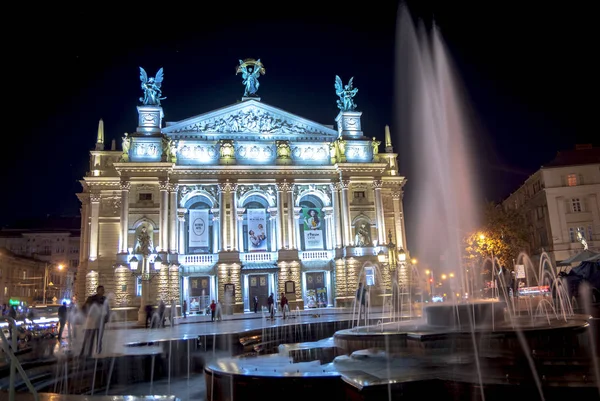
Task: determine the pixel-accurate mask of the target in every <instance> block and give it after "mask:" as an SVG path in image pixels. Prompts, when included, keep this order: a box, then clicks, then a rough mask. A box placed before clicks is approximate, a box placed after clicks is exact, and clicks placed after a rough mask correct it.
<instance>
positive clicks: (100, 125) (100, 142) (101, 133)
mask: <svg viewBox="0 0 600 401" xmlns="http://www.w3.org/2000/svg"><path fill="white" fill-rule="evenodd" d="M96 150H104V121H102V119H100V121H99V122H98V136H97V137H96Z"/></svg>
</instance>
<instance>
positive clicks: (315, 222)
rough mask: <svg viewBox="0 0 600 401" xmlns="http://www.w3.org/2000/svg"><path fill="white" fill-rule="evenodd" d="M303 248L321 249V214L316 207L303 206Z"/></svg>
mask: <svg viewBox="0 0 600 401" xmlns="http://www.w3.org/2000/svg"><path fill="white" fill-rule="evenodd" d="M302 217H303V219H304V249H306V250H311V249H323V229H322V228H321V227H322V223H323V214H322V213H321V209H318V208H303V209H302Z"/></svg>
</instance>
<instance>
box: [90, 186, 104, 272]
mask: <svg viewBox="0 0 600 401" xmlns="http://www.w3.org/2000/svg"><path fill="white" fill-rule="evenodd" d="M100 199H101V195H100V194H99V193H96V192H93V193H91V194H90V202H91V205H92V207H91V209H92V210H91V213H90V215H91V222H90V252H89V254H90V260H91V261H92V262H93V261H95V260H96V259H98V234H99V232H98V231H99V228H100V227H99V218H100Z"/></svg>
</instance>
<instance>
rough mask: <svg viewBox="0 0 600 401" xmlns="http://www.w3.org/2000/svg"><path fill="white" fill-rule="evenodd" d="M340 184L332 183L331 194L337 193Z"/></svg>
mask: <svg viewBox="0 0 600 401" xmlns="http://www.w3.org/2000/svg"><path fill="white" fill-rule="evenodd" d="M341 187H342V186H341V184H340V183H339V182H332V183H331V191H333V192H338V191H339V190H340V189H341Z"/></svg>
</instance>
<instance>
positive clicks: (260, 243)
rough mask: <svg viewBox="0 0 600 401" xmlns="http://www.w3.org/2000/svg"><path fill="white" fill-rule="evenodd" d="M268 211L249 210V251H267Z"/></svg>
mask: <svg viewBox="0 0 600 401" xmlns="http://www.w3.org/2000/svg"><path fill="white" fill-rule="evenodd" d="M266 230H267V211H266V210H265V209H248V251H249V252H266V251H267V231H266Z"/></svg>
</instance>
